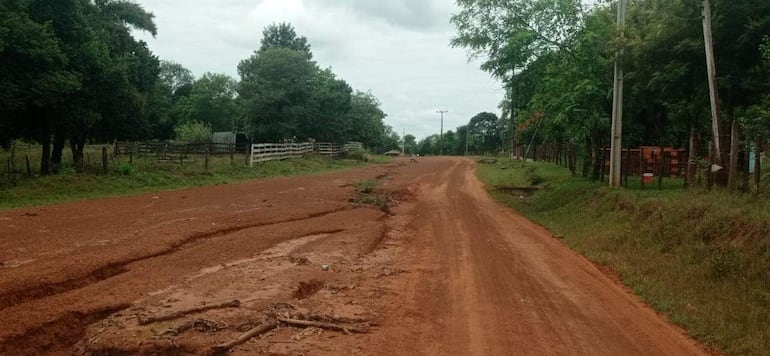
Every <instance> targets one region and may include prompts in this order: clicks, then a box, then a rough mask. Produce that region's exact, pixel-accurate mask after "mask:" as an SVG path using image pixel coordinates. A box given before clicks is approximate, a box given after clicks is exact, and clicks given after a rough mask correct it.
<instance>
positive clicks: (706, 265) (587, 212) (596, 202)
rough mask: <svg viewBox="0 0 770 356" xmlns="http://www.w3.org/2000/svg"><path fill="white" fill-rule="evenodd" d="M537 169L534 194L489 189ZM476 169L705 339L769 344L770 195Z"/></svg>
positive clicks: (550, 171)
mask: <svg viewBox="0 0 770 356" xmlns="http://www.w3.org/2000/svg"><path fill="white" fill-rule="evenodd" d="M530 166H533V167H537V168H536V170H535V171H536V172H537V174H538V175H539V176H540V177H541V178H542V180H543V181H542V182H541V183H540V184H541V185H542V187H543V189H539V190H537V191H536V192H535V193H534V194H533V195H532V196H530V197H528V198H527V199H520V198H519V197H517V196H515V195H512V194H508V193H507V192H505V191H500V190H497V189H492V187H494V186H495V185H505V184H509V185H521V184H531V183H532V180H530V179H529V178H528V177H529V175H530V173H529V172H530V171H531V169H530V168H528V167H530ZM477 174H478V176H479V178H480V179H481V180H482V181H484V182H485V184H486V185H487V187H488V188H489V190H490V194H491V195H492V196H493V197H495V198H496V199H498V200H500V201H501V202H503V203H505V204H506V205H508V206H510V207H512V208H514V209H516V210H517V211H519V212H520V213H522V214H523V215H525V216H527V217H529V218H530V219H532V220H534V221H536V222H538V223H540V224H543V225H545V226H547V227H548V228H549V229H550V230H551V231H552V232H554V234H556V235H558V236H561V237H562V238H563V241H564V242H565V243H566V244H567V245H568V246H570V247H571V248H573V249H575V250H576V251H578V252H580V253H581V254H583V255H585V256H586V257H588V258H589V259H591V260H593V261H594V262H596V263H598V264H602V265H606V266H608V267H610V268H611V269H612V270H614V271H615V272H616V273H618V274H619V276H620V277H621V278H622V280H623V281H624V283H626V285H628V286H629V287H630V288H631V289H633V290H634V292H635V293H636V294H637V295H639V296H640V297H641V298H642V299H643V300H644V301H645V302H646V303H648V304H649V305H651V306H652V307H653V308H655V309H656V310H658V311H659V312H661V313H663V314H665V315H666V316H668V318H669V319H670V320H671V321H673V322H674V323H676V324H679V325H681V326H683V327H684V328H686V329H687V330H688V331H689V332H690V334H691V335H693V336H694V337H696V338H697V339H698V340H700V341H701V342H703V343H705V344H706V345H709V346H711V347H715V348H718V349H720V350H722V351H724V352H726V353H727V354H741V355H762V354H766V352H767V350H768V349H770V328H768V327H767V325H770V273H768V271H770V202H768V201H767V199H766V198H763V197H762V196H761V195H757V194H752V195H736V194H729V193H727V192H720V191H715V192H712V193H707V192H701V191H688V190H683V189H675V188H674V185H673V184H670V185H665V186H664V189H663V190H657V189H652V188H651V187H649V186H648V187H647V189H646V190H641V189H638V188H636V189H635V188H634V185H631V188H627V189H609V188H606V187H605V186H604V184H600V183H594V182H590V181H587V180H584V179H582V178H573V177H571V176H570V174H569V171H567V170H566V169H564V168H562V167H559V166H556V165H552V164H541V163H534V164H528V165H527V166H526V167H525V168H521V167H520V165H519V164H516V165H511V164H509V163H508V164H505V163H498V164H480V165H478V170H477ZM629 182H631V181H629ZM679 186H680V187H681V185H679Z"/></svg>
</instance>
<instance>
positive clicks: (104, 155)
mask: <svg viewBox="0 0 770 356" xmlns="http://www.w3.org/2000/svg"><path fill="white" fill-rule="evenodd" d="M102 169H103V170H104V174H107V173H109V169H110V166H109V163H108V162H107V146H102Z"/></svg>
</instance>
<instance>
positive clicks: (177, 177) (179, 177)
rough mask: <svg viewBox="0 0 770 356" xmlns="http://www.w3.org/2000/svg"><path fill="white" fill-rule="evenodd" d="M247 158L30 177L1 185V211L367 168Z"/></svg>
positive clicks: (141, 163) (138, 163) (145, 163)
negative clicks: (249, 160) (250, 162)
mask: <svg viewBox="0 0 770 356" xmlns="http://www.w3.org/2000/svg"><path fill="white" fill-rule="evenodd" d="M245 159H246V158H245V156H242V157H239V158H237V159H236V160H234V162H231V161H230V158H229V157H211V158H210V161H209V169H208V171H206V170H205V169H204V168H203V158H202V157H198V158H195V160H194V161H192V162H185V163H183V164H179V163H178V162H176V163H174V162H167V163H158V162H157V161H155V160H142V159H135V160H134V162H133V163H131V164H129V163H128V162H127V161H125V162H116V163H114V164H111V166H114V167H111V172H110V174H107V175H104V174H96V173H77V172H75V171H74V170H72V169H68V168H65V169H64V170H63V172H62V173H61V174H58V175H54V176H48V177H32V178H26V177H24V178H22V179H20V180H18V181H17V182H16V185H15V186H14V185H12V184H10V183H9V182H7V181H6V182H4V184H0V209H10V208H17V207H24V206H34V205H45V204H54V203H61V202H68V201H77V200H83V199H91V198H100V197H110V196H122V195H131V194H138V193H144V192H152V191H161V190H170V189H182V188H189V187H194V186H204V185H219V184H227V183H231V182H237V181H242V180H248V179H255V178H267V177H276V176H289V175H303V174H313V173H320V172H328V171H334V170H340V169H347V168H354V167H361V166H364V165H366V163H365V162H362V161H360V160H355V159H329V158H323V157H309V158H304V159H292V160H286V161H271V162H263V163H259V164H256V165H255V166H253V167H249V166H246V165H245V164H244V163H243V162H244V161H245ZM124 160H126V159H124ZM376 162H379V163H382V162H385V161H384V160H377V161H376ZM0 183H3V182H0Z"/></svg>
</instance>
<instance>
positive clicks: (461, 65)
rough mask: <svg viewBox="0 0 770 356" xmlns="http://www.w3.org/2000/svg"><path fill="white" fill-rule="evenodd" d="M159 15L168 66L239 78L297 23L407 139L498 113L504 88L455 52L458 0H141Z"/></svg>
mask: <svg viewBox="0 0 770 356" xmlns="http://www.w3.org/2000/svg"><path fill="white" fill-rule="evenodd" d="M139 3H140V4H142V5H143V6H144V8H145V9H146V10H149V11H151V12H153V13H155V15H156V19H155V21H156V24H157V25H158V36H157V37H156V38H154V39H153V38H152V37H149V36H148V35H145V34H142V35H140V37H141V38H142V39H145V40H146V41H147V42H148V43H149V45H150V48H151V49H152V50H153V51H154V52H155V53H156V54H158V55H159V56H160V57H161V58H162V59H168V60H173V61H176V62H179V63H181V64H183V65H184V66H186V67H188V68H190V69H191V70H192V71H193V72H194V73H195V74H196V75H201V74H203V73H204V72H217V73H226V74H229V75H232V76H237V69H236V68H237V65H238V63H239V62H240V61H241V60H242V59H244V58H247V57H248V56H250V55H251V53H252V52H253V51H254V50H255V49H257V48H258V47H259V41H260V39H261V37H262V30H263V28H264V27H265V26H267V25H269V24H271V23H275V22H290V23H291V24H293V25H294V26H295V28H296V30H297V32H298V33H299V34H300V35H302V36H305V37H307V38H308V41H309V42H310V44H311V47H312V51H313V54H314V57H315V59H316V61H318V64H319V65H320V66H321V67H332V68H333V70H334V72H335V73H337V74H338V75H339V76H340V77H341V78H343V79H345V80H346V81H348V83H350V85H351V86H353V88H355V89H357V90H362V91H366V90H371V91H372V92H373V93H374V94H375V95H376V96H377V97H378V98H380V100H381V102H382V104H383V109H384V110H385V112H386V113H388V115H389V117H388V118H387V119H386V123H387V124H389V125H391V126H393V128H394V129H395V130H396V131H398V132H399V133H400V132H401V131H402V129H406V132H407V133H412V134H414V135H415V136H418V137H424V136H427V135H430V134H433V133H437V132H438V130H439V115H438V114H436V113H435V111H436V110H437V109H439V108H442V109H447V110H449V113H448V114H447V115H446V116H445V121H444V129H445V130H447V129H452V130H453V129H454V128H455V127H457V126H460V125H463V124H465V123H466V122H467V121H468V120H469V119H470V118H471V117H472V116H474V115H475V114H477V113H478V112H481V111H491V112H496V111H497V103H498V102H499V101H500V100H501V99H502V96H503V91H502V90H501V89H500V84H499V83H498V82H496V81H495V80H493V79H491V78H490V77H489V75H488V74H486V73H484V72H482V71H481V70H479V69H478V64H476V63H470V64H469V63H467V61H466V55H465V52H464V50H462V49H456V48H451V47H449V40H450V38H451V36H452V34H453V31H454V29H453V28H452V26H451V25H450V24H449V17H450V15H451V13H452V12H454V11H455V5H454V4H453V1H451V0H419V1H418V0H392V1H382V0H258V1H254V0H220V1H207V0H187V1H184V0H141V1H139Z"/></svg>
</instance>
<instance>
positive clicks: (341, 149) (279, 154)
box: [114, 141, 364, 165]
mask: <svg viewBox="0 0 770 356" xmlns="http://www.w3.org/2000/svg"><path fill="white" fill-rule="evenodd" d="M363 148H364V145H363V144H362V143H361V142H348V143H346V144H344V145H340V144H336V143H330V142H299V143H298V142H284V143H254V144H237V145H236V144H230V143H200V144H192V143H173V142H127V141H124V142H120V141H117V142H115V145H114V154H115V155H116V156H117V155H129V156H131V155H137V156H147V155H151V156H156V157H157V158H158V160H175V159H179V158H186V157H187V156H188V155H212V156H218V155H219V156H224V155H230V156H232V155H233V154H235V153H246V154H248V155H249V160H248V162H249V164H250V165H253V164H254V163H258V162H266V161H276V160H285V159H290V158H301V157H305V156H309V155H313V154H315V155H319V156H326V157H337V156H341V155H343V154H344V153H345V152H350V151H353V150H357V149H363Z"/></svg>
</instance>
